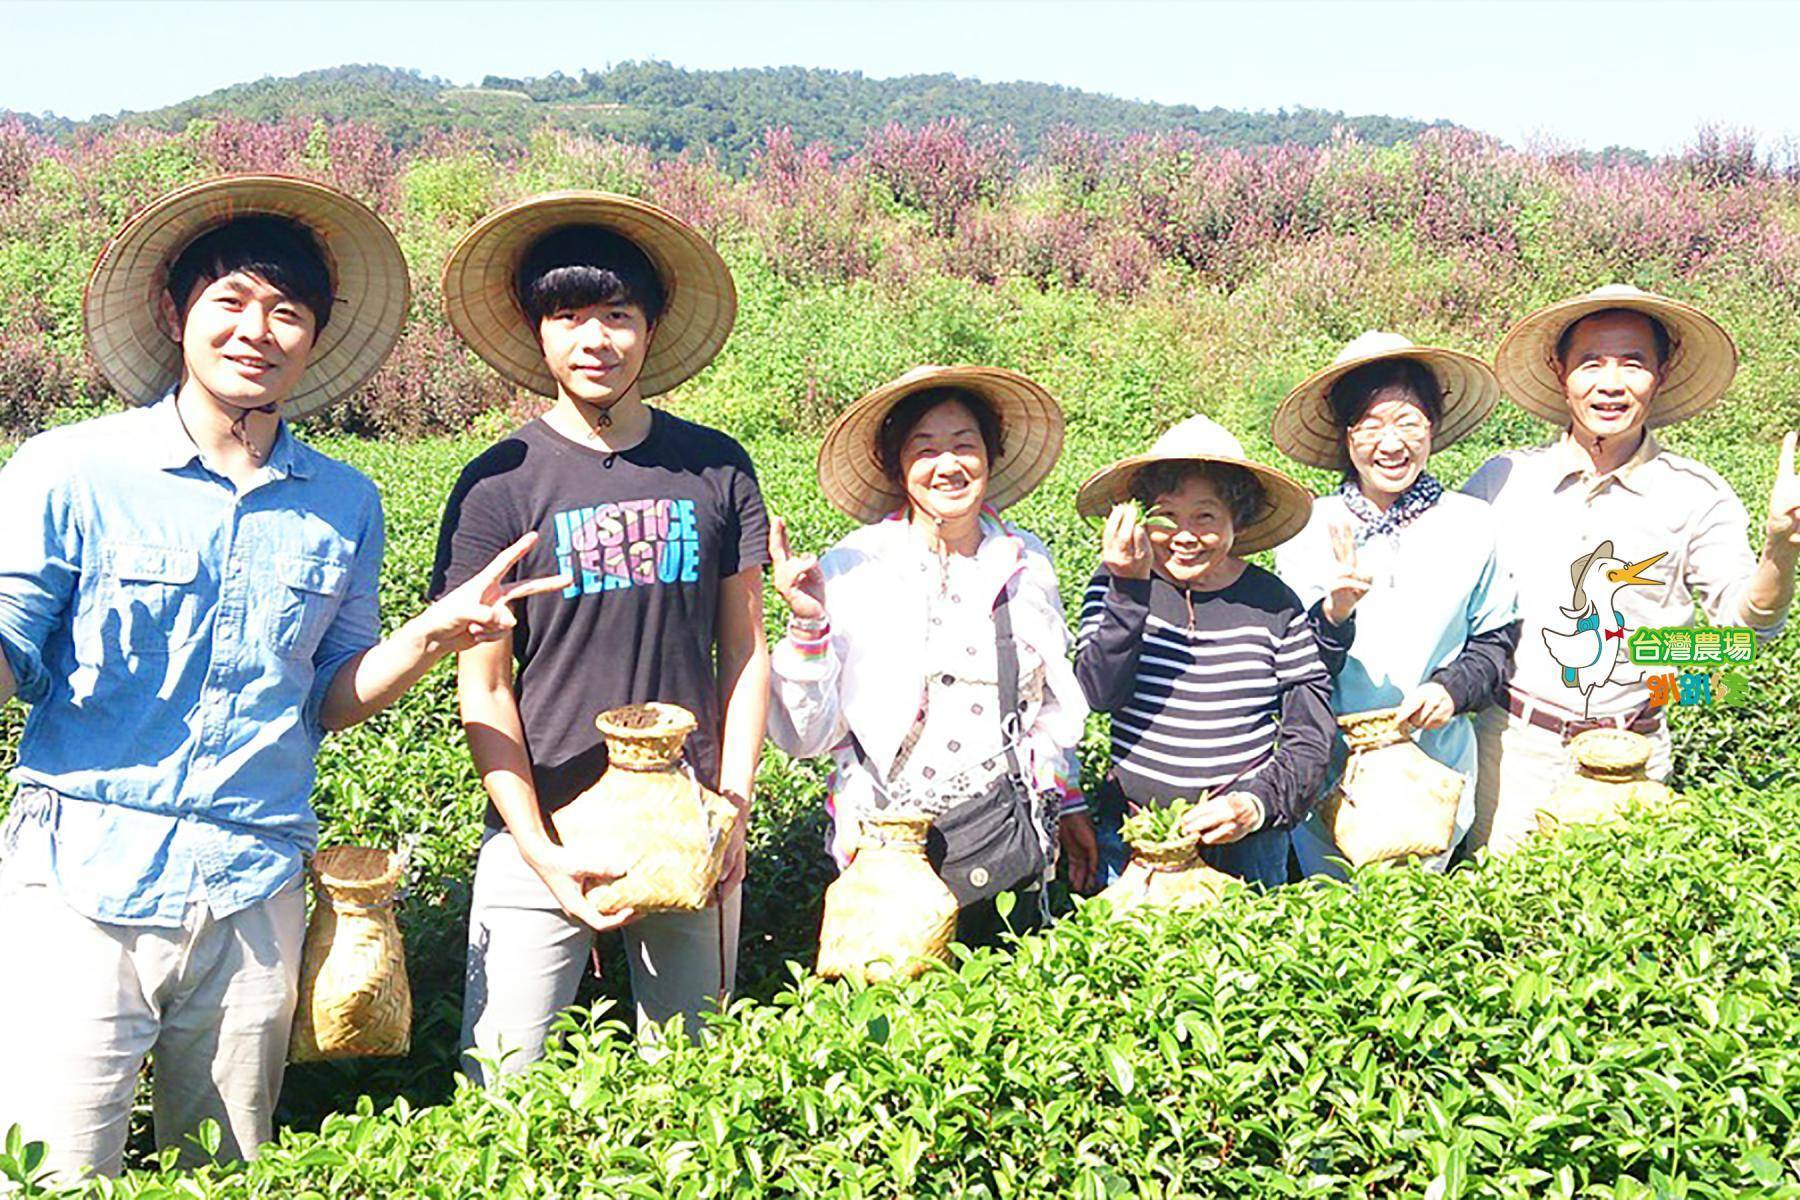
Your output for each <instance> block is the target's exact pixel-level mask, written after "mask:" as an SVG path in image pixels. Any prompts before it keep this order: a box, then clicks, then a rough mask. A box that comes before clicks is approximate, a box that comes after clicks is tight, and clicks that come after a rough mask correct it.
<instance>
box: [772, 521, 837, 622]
mask: <svg viewBox="0 0 1800 1200" xmlns="http://www.w3.org/2000/svg"><path fill="white" fill-rule="evenodd" d="M769 565H770V566H771V567H772V568H773V575H774V583H775V590H776V591H777V592H780V593H781V598H782V599H783V600H785V601H786V602H787V606H788V611H789V612H791V613H793V614H794V615H795V616H796V617H798V618H800V619H801V620H802V621H820V620H823V619H824V617H825V575H824V573H823V572H822V571H820V570H819V558H818V556H817V555H816V554H795V553H794V552H793V549H792V548H791V547H790V546H789V545H788V529H787V522H786V521H784V520H782V519H781V518H780V517H771V518H770V519H769Z"/></svg>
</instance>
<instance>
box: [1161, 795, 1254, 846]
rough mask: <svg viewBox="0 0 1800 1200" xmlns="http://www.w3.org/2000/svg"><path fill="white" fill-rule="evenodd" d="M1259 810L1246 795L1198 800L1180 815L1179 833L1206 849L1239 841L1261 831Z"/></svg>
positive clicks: (1252, 798)
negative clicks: (1204, 845)
mask: <svg viewBox="0 0 1800 1200" xmlns="http://www.w3.org/2000/svg"><path fill="white" fill-rule="evenodd" d="M1260 812H1261V809H1260V808H1259V807H1258V805H1257V803H1256V797H1254V796H1252V795H1251V794H1250V793H1249V792H1226V793H1225V794H1224V795H1223V796H1215V797H1213V798H1212V799H1210V800H1202V801H1201V802H1200V803H1198V804H1196V805H1194V806H1193V807H1192V808H1190V809H1188V810H1187V811H1186V812H1185V813H1183V814H1182V815H1181V832H1182V833H1184V834H1186V835H1188V836H1189V837H1198V838H1199V839H1200V840H1201V841H1202V842H1204V843H1205V844H1206V845H1208V846H1222V845H1224V844H1226V843H1227V842H1235V841H1239V840H1241V839H1243V838H1245V837H1247V836H1249V835H1250V834H1252V833H1255V832H1256V831H1257V830H1258V829H1260V828H1262V817H1261V816H1260V815H1259V813H1260Z"/></svg>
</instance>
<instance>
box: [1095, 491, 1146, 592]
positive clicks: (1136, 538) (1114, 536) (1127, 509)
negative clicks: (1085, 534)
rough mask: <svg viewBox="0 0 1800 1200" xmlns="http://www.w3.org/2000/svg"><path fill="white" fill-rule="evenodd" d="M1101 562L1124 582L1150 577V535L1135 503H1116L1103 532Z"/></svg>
mask: <svg viewBox="0 0 1800 1200" xmlns="http://www.w3.org/2000/svg"><path fill="white" fill-rule="evenodd" d="M1100 561H1101V562H1102V563H1104V564H1105V565H1106V569H1107V570H1108V571H1110V572H1112V574H1114V575H1115V576H1117V577H1118V578H1120V579H1148V578H1150V561H1151V559H1150V533H1149V531H1148V530H1147V529H1146V528H1145V527H1144V523H1143V521H1142V520H1140V519H1139V518H1138V508H1137V505H1135V504H1115V505H1113V506H1112V512H1110V513H1108V514H1107V516H1106V526H1105V528H1104V529H1102V530H1101V532H1100Z"/></svg>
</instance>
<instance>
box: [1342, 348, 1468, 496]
mask: <svg viewBox="0 0 1800 1200" xmlns="http://www.w3.org/2000/svg"><path fill="white" fill-rule="evenodd" d="M1391 388H1392V389H1398V390H1400V391H1402V392H1405V393H1406V394H1407V398H1408V399H1410V400H1411V401H1412V402H1413V403H1414V404H1416V405H1418V406H1419V409H1420V411H1422V412H1423V413H1424V414H1425V419H1426V420H1428V421H1430V422H1431V427H1432V428H1433V429H1436V428H1437V424H1438V419H1439V418H1440V417H1442V416H1443V415H1444V392H1443V388H1442V387H1440V386H1439V384H1438V381H1437V376H1436V375H1433V374H1432V373H1431V368H1430V367H1428V366H1426V365H1425V364H1424V363H1422V362H1420V361H1419V360H1418V359H1416V358H1382V359H1377V360H1376V361H1374V362H1372V363H1364V364H1363V365H1362V366H1360V367H1358V368H1356V370H1354V371H1350V372H1347V373H1346V374H1345V375H1344V376H1342V377H1341V378H1340V379H1339V380H1338V381H1337V382H1336V383H1334V384H1332V385H1331V392H1330V393H1329V394H1328V395H1327V396H1326V398H1325V399H1326V402H1327V403H1329V404H1330V405H1331V416H1332V419H1333V420H1334V421H1336V422H1337V430H1338V466H1339V467H1340V468H1342V470H1343V471H1344V474H1345V476H1346V478H1354V477H1355V474H1356V472H1355V468H1354V467H1352V466H1351V464H1350V427H1351V426H1352V425H1354V424H1356V423H1357V422H1358V421H1360V420H1362V419H1363V418H1364V417H1366V416H1368V415H1369V410H1370V409H1371V408H1373V407H1375V397H1377V396H1379V395H1380V394H1381V393H1382V392H1385V391H1388V390H1389V389H1391Z"/></svg>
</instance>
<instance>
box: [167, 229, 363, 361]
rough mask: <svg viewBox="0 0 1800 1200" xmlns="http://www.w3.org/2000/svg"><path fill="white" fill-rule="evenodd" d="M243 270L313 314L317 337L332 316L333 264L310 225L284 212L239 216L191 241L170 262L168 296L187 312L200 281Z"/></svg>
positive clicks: (177, 308) (222, 276)
mask: <svg viewBox="0 0 1800 1200" xmlns="http://www.w3.org/2000/svg"><path fill="white" fill-rule="evenodd" d="M239 271H242V272H243V273H244V274H246V275H254V276H256V277H257V278H258V279H260V280H262V281H263V282H264V283H267V284H268V285H269V286H270V287H272V288H274V289H275V290H276V291H278V292H280V293H281V294H282V295H283V296H286V297H287V298H288V299H289V300H292V301H293V302H294V303H296V304H299V305H302V306H304V307H305V308H306V309H307V310H308V311H309V312H311V313H312V315H313V337H314V339H315V340H316V339H317V338H318V335H319V334H321V333H323V332H325V325H326V323H327V322H329V321H330V320H331V305H332V295H331V268H330V267H328V266H327V265H326V263H325V252H324V251H323V250H321V249H320V248H319V242H318V239H317V238H316V237H314V236H313V232H312V230H310V229H308V228H307V227H306V226H304V225H302V224H300V223H299V222H297V221H290V220H288V219H287V218H286V217H276V216H268V215H259V216H251V217H239V218H237V219H236V220H233V221H228V222H226V223H225V224H224V225H221V226H219V227H218V228H217V229H213V230H210V231H208V232H206V233H203V234H201V235H200V236H199V237H197V238H195V239H194V240H193V241H192V242H189V243H188V245H187V248H186V249H184V250H183V251H182V252H181V253H180V254H178V255H176V256H175V261H174V262H172V263H170V264H169V282H168V285H167V290H168V293H169V298H170V299H171V300H173V301H175V311H176V312H178V313H181V314H183V315H184V316H185V315H186V313H187V305H188V298H189V297H190V296H192V295H193V294H194V288H195V286H196V285H197V284H200V283H201V282H203V281H204V282H207V283H211V282H214V281H217V280H220V279H223V278H225V277H226V276H227V275H231V274H234V273H236V272H239Z"/></svg>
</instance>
